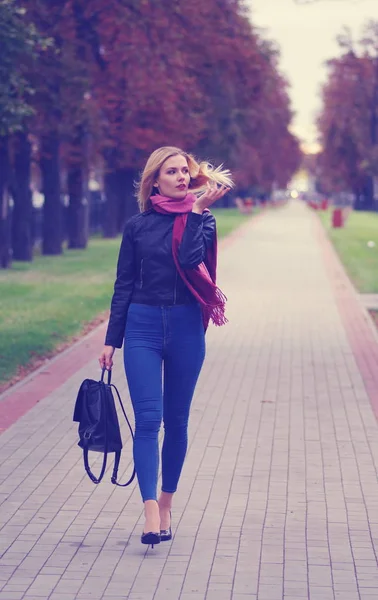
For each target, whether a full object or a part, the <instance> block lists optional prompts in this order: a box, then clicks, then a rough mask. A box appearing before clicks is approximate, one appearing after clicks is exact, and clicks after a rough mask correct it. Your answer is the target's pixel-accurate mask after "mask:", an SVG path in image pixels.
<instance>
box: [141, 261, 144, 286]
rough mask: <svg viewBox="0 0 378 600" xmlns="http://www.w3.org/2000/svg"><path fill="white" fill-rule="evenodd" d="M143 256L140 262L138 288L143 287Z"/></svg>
mask: <svg viewBox="0 0 378 600" xmlns="http://www.w3.org/2000/svg"><path fill="white" fill-rule="evenodd" d="M143 260H144V259H143V258H142V260H141V262H140V289H142V287H143Z"/></svg>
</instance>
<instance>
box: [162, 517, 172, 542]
mask: <svg viewBox="0 0 378 600" xmlns="http://www.w3.org/2000/svg"><path fill="white" fill-rule="evenodd" d="M169 516H170V518H171V523H170V525H169V529H160V541H162V542H169V541H170V540H171V539H172V513H171V511H169Z"/></svg>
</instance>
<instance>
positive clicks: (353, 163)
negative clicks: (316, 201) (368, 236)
mask: <svg viewBox="0 0 378 600" xmlns="http://www.w3.org/2000/svg"><path fill="white" fill-rule="evenodd" d="M339 44H340V46H341V48H343V50H344V53H343V55H342V56H341V57H340V58H337V59H333V60H331V61H329V63H328V66H329V75H328V80H327V82H326V84H325V86H324V88H323V108H322V112H321V114H320V116H319V120H318V124H319V130H320V134H321V142H322V146H323V151H322V153H321V156H320V157H319V167H320V177H321V183H322V185H323V186H324V187H325V189H327V190H328V191H330V192H332V191H345V190H348V191H353V192H354V194H355V197H356V205H355V208H360V209H364V210H373V209H374V208H375V200H374V192H373V179H374V178H375V177H377V176H378V153H377V148H378V146H377V141H378V140H377V125H378V123H377V110H378V23H374V22H372V23H369V24H368V25H367V26H366V27H365V31H364V35H363V37H362V38H361V40H360V41H359V44H358V45H355V44H354V43H353V40H352V39H351V36H350V34H349V32H348V31H345V32H344V34H343V35H342V36H340V37H339ZM359 49H360V51H359Z"/></svg>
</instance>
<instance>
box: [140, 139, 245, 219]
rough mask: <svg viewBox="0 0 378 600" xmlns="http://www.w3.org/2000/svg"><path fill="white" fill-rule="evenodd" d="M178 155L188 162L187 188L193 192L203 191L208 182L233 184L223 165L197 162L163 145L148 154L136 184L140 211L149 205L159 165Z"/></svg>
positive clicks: (175, 149)
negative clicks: (215, 165)
mask: <svg viewBox="0 0 378 600" xmlns="http://www.w3.org/2000/svg"><path fill="white" fill-rule="evenodd" d="M178 155H180V156H184V157H185V158H186V160H187V162H188V168H189V174H190V183H189V189H190V190H191V191H193V192H194V193H197V192H199V193H200V192H203V191H204V189H205V186H206V184H207V183H208V182H216V183H218V184H220V185H226V186H227V187H230V188H232V187H233V186H234V183H233V181H232V176H231V173H230V171H229V170H228V169H223V165H220V166H219V167H213V165H211V164H210V163H208V162H206V161H202V162H198V161H197V160H196V159H195V158H194V156H193V155H192V154H189V153H187V152H184V150H180V148H175V147H174V146H163V147H162V148H158V149H157V150H155V151H154V152H153V153H152V154H151V155H150V157H149V158H148V160H147V163H146V166H145V167H144V170H143V173H142V176H141V178H140V181H139V183H138V184H137V198H138V204H139V208H140V211H141V212H144V211H145V210H148V209H149V208H150V207H151V201H150V197H151V195H152V191H153V187H154V183H155V181H156V178H157V177H158V175H159V172H160V169H161V167H162V166H163V164H164V163H165V161H166V160H167V159H168V158H171V157H172V156H178Z"/></svg>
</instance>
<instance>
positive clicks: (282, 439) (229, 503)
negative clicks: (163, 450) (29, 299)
mask: <svg viewBox="0 0 378 600" xmlns="http://www.w3.org/2000/svg"><path fill="white" fill-rule="evenodd" d="M219 262H220V273H219V284H220V285H221V287H222V288H223V289H224V291H225V292H226V294H227V295H228V297H229V303H228V317H229V320H230V323H229V324H228V325H227V327H224V328H221V329H217V328H210V329H209V331H208V334H207V346H208V356H207V360H206V362H205V366H204V369H203V372H202V374H201V377H200V380H199V384H198V388H197V392H196V396H195V398H194V401H193V409H192V413H191V421H190V429H189V450H188V456H187V461H186V464H185V468H184V472H183V477H182V481H181V482H180V489H179V491H178V493H177V498H176V503H175V508H174V512H173V528H174V532H175V537H174V540H173V542H172V543H167V544H165V543H164V544H160V545H159V546H157V547H156V548H155V549H154V550H153V551H152V550H151V549H147V548H145V547H142V546H141V544H140V540H139V538H140V533H141V530H142V526H143V518H142V517H143V514H142V513H143V511H142V505H141V501H140V496H139V491H138V489H137V487H136V485H133V486H131V487H130V488H126V489H119V488H115V487H114V486H112V485H111V483H110V481H109V479H110V470H111V464H110V465H109V468H108V471H107V474H106V478H105V480H104V482H103V483H102V484H101V485H100V486H94V485H93V484H92V482H91V481H89V479H88V477H87V476H86V475H85V474H84V469H83V465H82V456H81V453H80V450H79V449H78V448H77V427H76V424H73V423H72V409H73V405H74V401H75V397H76V393H77V389H78V386H79V384H80V382H81V381H82V380H83V379H84V378H85V377H97V376H98V369H97V362H96V359H95V357H96V356H97V354H98V351H99V347H101V343H102V342H101V338H102V335H103V332H104V326H101V328H99V329H98V330H97V331H96V332H94V333H93V335H92V336H89V337H87V338H85V340H83V341H82V342H81V343H79V344H76V345H75V347H74V349H73V350H72V352H70V351H66V352H65V353H64V354H63V355H62V356H61V357H57V358H56V359H54V361H51V362H50V363H48V364H46V365H44V366H43V367H42V368H41V369H40V370H39V371H38V372H37V373H35V374H34V375H32V376H30V377H29V378H28V379H27V380H26V381H25V382H21V383H20V384H17V386H15V388H14V389H13V390H12V389H10V390H8V391H7V393H6V394H5V395H3V396H0V429H1V428H2V429H3V433H2V434H1V436H0V600H37V599H38V600H42V599H43V600H105V599H106V600H189V599H190V600H337V599H338V598H340V600H370V599H372V598H375V597H377V589H378V568H377V567H378V564H377V549H378V516H377V515H378V482H377V477H376V472H377V470H378V435H377V434H378V428H377V421H376V418H375V416H378V335H377V333H376V331H375V330H374V328H373V326H372V324H371V322H370V321H369V317H368V315H367V313H366V311H365V308H364V307H363V306H362V304H361V302H360V299H359V297H358V295H357V294H356V293H355V291H354V290H353V288H352V286H351V284H350V282H349V280H348V278H347V276H346V275H345V272H344V270H343V269H342V267H341V265H340V262H339V260H338V258H337V257H336V255H335V253H334V251H333V249H332V248H331V246H330V244H329V242H328V240H327V239H326V237H325V235H324V232H323V230H322V229H321V226H320V224H319V223H318V220H317V217H316V216H315V215H314V214H313V213H311V212H310V211H308V210H307V209H306V208H305V207H304V206H302V205H301V204H300V203H295V202H294V203H291V204H289V205H288V206H286V207H283V208H280V209H277V210H271V211H266V212H263V213H262V214H261V216H259V218H258V219H255V220H253V221H252V222H251V223H248V224H246V225H245V226H243V228H242V229H241V230H240V231H239V232H237V234H234V235H233V236H232V239H230V240H227V241H226V242H224V243H223V244H221V252H220V261H219ZM44 378H46V381H45V384H42V382H43V380H44ZM114 380H115V382H116V383H117V385H118V387H119V388H120V391H121V394H122V396H123V397H124V398H125V402H126V407H127V410H128V412H129V414H130V416H131V417H132V414H131V409H130V401H129V398H128V392H127V386H126V382H125V379H124V374H123V372H122V358H121V353H119V352H117V353H116V356H115V369H114ZM120 422H121V424H122V433H123V438H124V442H125V452H124V456H123V462H122V465H121V467H122V468H121V475H122V477H123V480H125V479H126V477H127V475H128V473H130V468H131V464H130V459H131V440H130V436H129V434H128V432H127V430H126V427H125V425H124V423H123V421H122V417H121V416H120ZM92 461H93V466H94V469H95V470H96V469H98V468H99V466H100V463H101V457H100V456H97V457H96V456H93V458H92ZM110 462H111V461H110Z"/></svg>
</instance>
